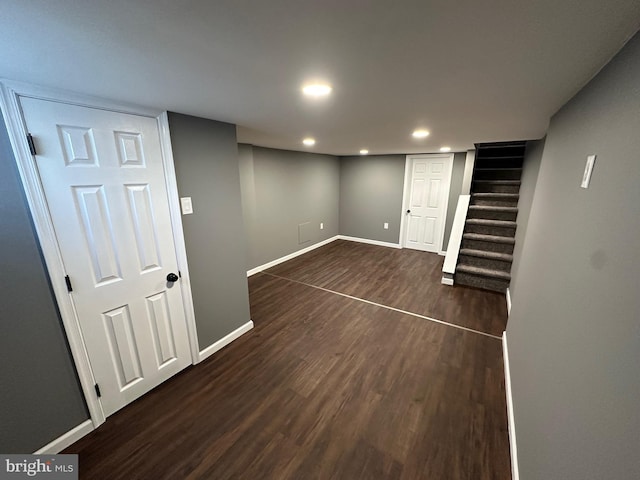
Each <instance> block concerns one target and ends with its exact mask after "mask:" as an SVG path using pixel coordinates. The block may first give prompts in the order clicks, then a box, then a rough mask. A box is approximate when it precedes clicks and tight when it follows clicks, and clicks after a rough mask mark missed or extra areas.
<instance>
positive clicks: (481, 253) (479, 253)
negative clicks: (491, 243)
mask: <svg viewBox="0 0 640 480" xmlns="http://www.w3.org/2000/svg"><path fill="white" fill-rule="evenodd" d="M459 254H460V255H468V256H469V257H480V258H489V259H491V260H502V261H504V262H513V255H509V254H508V253H498V252H488V251H486V250H475V249H473V248H461V249H460V253H459Z"/></svg>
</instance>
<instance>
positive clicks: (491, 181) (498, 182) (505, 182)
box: [473, 179, 522, 185]
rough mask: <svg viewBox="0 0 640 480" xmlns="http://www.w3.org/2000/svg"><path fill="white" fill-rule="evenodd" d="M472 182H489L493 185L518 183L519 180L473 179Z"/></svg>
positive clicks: (519, 182)
mask: <svg viewBox="0 0 640 480" xmlns="http://www.w3.org/2000/svg"><path fill="white" fill-rule="evenodd" d="M473 183H491V184H494V185H520V184H521V183H522V182H521V181H520V180H483V179H479V180H474V181H473Z"/></svg>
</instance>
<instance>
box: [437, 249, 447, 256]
mask: <svg viewBox="0 0 640 480" xmlns="http://www.w3.org/2000/svg"><path fill="white" fill-rule="evenodd" d="M438 255H440V256H441V257H446V256H447V251H446V250H440V251H439V252H438Z"/></svg>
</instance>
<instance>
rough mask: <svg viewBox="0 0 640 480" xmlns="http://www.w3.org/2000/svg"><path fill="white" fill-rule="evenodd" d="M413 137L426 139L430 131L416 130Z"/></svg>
mask: <svg viewBox="0 0 640 480" xmlns="http://www.w3.org/2000/svg"><path fill="white" fill-rule="evenodd" d="M411 135H413V137H414V138H425V137H428V136H429V130H414V131H413V133H412V134H411Z"/></svg>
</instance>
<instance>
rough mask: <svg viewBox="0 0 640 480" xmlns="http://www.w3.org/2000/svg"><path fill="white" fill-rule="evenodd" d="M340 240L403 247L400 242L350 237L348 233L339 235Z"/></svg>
mask: <svg viewBox="0 0 640 480" xmlns="http://www.w3.org/2000/svg"><path fill="white" fill-rule="evenodd" d="M338 238H339V239H340V240H347V241H349V242H359V243H368V244H369V245H378V246H379V247H389V248H402V247H401V246H400V244H399V243H391V242H381V241H380V240H370V239H368V238H360V237H349V236H347V235H338Z"/></svg>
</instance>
